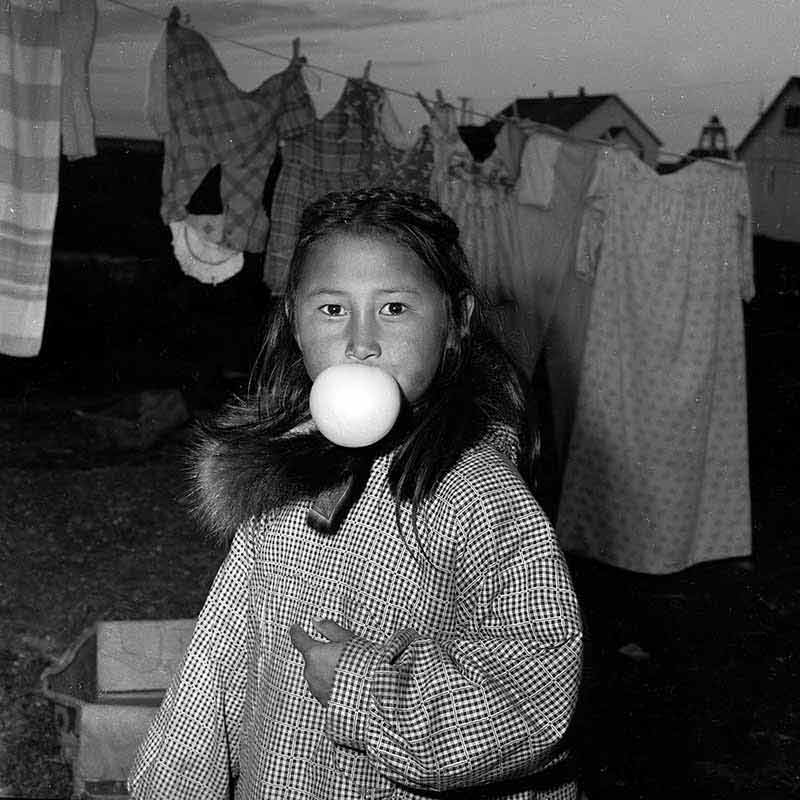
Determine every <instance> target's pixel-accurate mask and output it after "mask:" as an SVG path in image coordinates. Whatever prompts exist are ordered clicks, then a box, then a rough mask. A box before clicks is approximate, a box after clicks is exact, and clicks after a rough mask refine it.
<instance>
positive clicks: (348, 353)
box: [294, 234, 448, 403]
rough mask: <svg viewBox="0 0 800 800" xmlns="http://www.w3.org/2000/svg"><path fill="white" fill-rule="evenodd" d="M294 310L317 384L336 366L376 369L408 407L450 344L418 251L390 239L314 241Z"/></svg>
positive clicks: (441, 304)
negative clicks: (389, 377)
mask: <svg viewBox="0 0 800 800" xmlns="http://www.w3.org/2000/svg"><path fill="white" fill-rule="evenodd" d="M294 312H295V317H294V318H295V328H294V335H295V339H296V340H297V344H298V346H299V347H300V351H301V352H302V354H303V360H304V362H305V366H306V370H307V371H308V374H309V377H310V378H311V379H312V380H314V379H315V378H316V377H317V375H319V373H320V372H322V370H324V369H325V368H326V367H330V366H332V365H334V364H345V363H348V362H355V363H361V364H367V365H374V366H376V367H381V368H382V369H384V370H386V372H388V373H389V374H390V375H392V376H393V377H394V378H395V380H396V381H397V382H398V383H399V384H400V388H401V389H402V391H403V394H404V395H405V397H406V399H407V400H408V401H409V402H411V403H413V402H415V401H416V400H418V399H419V398H420V397H421V396H422V395H423V394H424V392H425V390H426V389H427V388H428V387H429V386H430V384H431V381H432V380H433V377H434V375H435V374H436V370H437V368H438V366H439V362H440V361H441V358H442V353H443V351H444V346H445V343H446V341H447V333H448V314H447V303H446V299H445V295H444V293H443V292H442V291H441V290H440V289H439V287H438V286H437V285H436V283H435V281H434V280H433V278H432V277H431V276H430V274H429V272H428V269H427V268H426V266H425V265H424V264H423V263H422V261H420V259H419V258H418V257H417V256H416V255H415V254H414V253H412V252H411V251H410V250H408V249H406V248H405V247H402V246H400V245H398V244H396V243H394V242H392V241H391V240H389V239H382V238H375V237H370V236H354V235H346V234H345V235H334V236H330V237H326V238H325V239H322V240H321V241H319V242H317V243H316V244H315V245H314V246H313V247H312V248H311V250H310V251H309V253H308V255H307V257H306V260H305V263H304V265H303V272H302V276H301V279H300V283H299V285H298V287H297V293H296V296H295V306H294Z"/></svg>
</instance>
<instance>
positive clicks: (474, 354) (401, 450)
mask: <svg viewBox="0 0 800 800" xmlns="http://www.w3.org/2000/svg"><path fill="white" fill-rule="evenodd" d="M337 234H347V235H350V236H367V237H379V238H384V239H391V240H392V241H394V242H396V243H397V244H399V245H401V246H404V247H406V248H408V249H409V250H410V251H411V252H412V253H414V254H415V255H416V256H417V257H418V258H419V259H420V261H421V262H422V263H423V264H424V265H425V266H426V268H427V269H428V270H429V271H430V274H431V276H432V277H433V279H434V280H435V282H436V284H437V286H438V287H439V289H440V290H441V291H442V293H443V295H444V297H445V301H446V314H447V324H448V333H447V338H446V344H445V350H444V354H443V357H442V360H441V363H440V364H439V368H438V370H437V371H436V374H435V376H434V378H433V381H432V383H431V385H430V387H429V388H428V390H427V391H426V392H425V394H424V395H423V397H421V398H420V400H419V401H417V403H415V405H414V409H413V413H412V414H410V415H409V417H408V418H407V419H406V421H405V424H404V426H403V428H402V437H401V438H400V439H399V440H398V439H397V438H396V437H395V438H394V439H393V440H392V442H391V443H392V446H393V447H394V448H395V455H394V457H393V459H392V462H391V466H390V469H389V483H390V488H391V490H392V492H393V494H394V496H395V499H396V501H397V503H398V512H399V504H400V503H401V502H403V501H410V502H411V504H412V519H415V518H416V512H417V510H418V508H419V506H420V504H421V503H422V502H423V501H424V500H425V499H426V498H428V497H429V496H430V495H431V493H432V492H433V490H434V489H435V487H436V485H437V484H438V482H439V481H440V480H441V478H442V477H443V476H444V475H445V473H446V472H447V471H448V470H449V469H450V468H451V467H452V466H453V464H454V463H455V462H456V460H457V459H458V458H459V457H460V455H461V454H462V453H463V452H464V451H465V450H466V449H468V448H469V447H471V446H472V445H474V444H475V443H476V442H477V441H478V440H479V439H480V438H482V437H483V436H485V435H486V433H487V432H488V431H489V430H490V429H493V428H497V429H508V430H510V431H513V435H514V436H515V437H517V441H518V444H519V458H518V465H519V466H520V471H521V472H522V473H523V475H524V476H525V477H526V479H527V480H528V481H529V483H532V480H533V473H532V466H533V460H534V456H535V450H536V448H535V445H534V442H535V436H534V435H532V433H531V432H530V431H529V430H528V426H527V415H526V402H525V392H524V390H523V388H522V382H521V378H520V374H519V372H518V371H517V369H516V368H515V366H514V365H513V363H512V361H511V359H510V358H509V357H508V355H507V354H506V352H505V351H504V349H503V348H502V347H501V346H500V344H499V343H498V341H497V339H496V338H495V337H494V335H493V334H492V333H491V332H490V330H489V328H488V327H487V324H486V320H485V316H484V309H483V301H482V299H481V296H480V293H479V292H478V291H477V290H476V287H475V286H474V284H473V282H472V280H471V278H470V275H469V265H468V263H467V259H466V256H465V254H464V251H463V249H462V248H461V245H460V243H459V238H458V236H459V231H458V227H457V225H456V224H455V222H454V221H453V220H452V219H451V217H449V216H448V215H447V214H445V213H444V212H443V211H442V209H441V208H440V207H439V205H438V204H436V203H435V202H434V201H432V200H430V199H428V198H424V197H421V196H419V195H416V194H411V193H404V192H399V191H396V190H394V189H386V188H382V187H379V188H371V189H363V190H358V191H354V192H335V193H331V194H328V195H325V196H324V197H322V198H321V199H319V200H317V201H316V202H314V203H312V204H311V205H310V206H308V207H307V208H306V210H305V211H304V213H303V215H302V217H301V220H300V227H299V233H298V238H297V242H296V246H295V249H294V253H293V256H292V260H291V263H290V265H289V274H288V279H287V284H286V289H285V294H284V298H283V302H282V303H276V304H275V305H274V307H273V309H272V313H271V316H270V319H269V320H268V323H267V328H266V333H265V338H264V342H263V345H262V348H261V352H260V354H259V357H258V359H257V361H256V364H255V366H254V368H253V372H252V375H251V382H250V388H249V396H248V398H247V400H246V403H247V404H248V406H250V407H251V410H252V406H253V405H254V406H255V410H256V412H257V413H255V414H252V415H250V417H249V418H248V419H247V420H245V421H242V422H241V423H240V424H237V425H235V426H232V425H231V423H230V420H228V421H227V422H226V423H225V424H224V425H220V426H217V427H213V426H212V429H211V432H212V435H213V436H214V437H215V438H217V439H218V440H227V441H228V442H232V441H235V440H238V441H239V442H241V441H242V434H245V433H246V434H247V435H248V436H257V437H264V438H265V439H276V438H277V437H280V436H282V435H283V434H286V433H288V432H289V431H290V430H292V429H293V428H295V427H296V426H297V425H299V424H300V423H302V422H305V421H307V420H308V418H309V408H308V397H309V392H310V389H311V381H310V379H309V377H308V374H307V373H306V370H305V366H304V363H303V358H302V355H301V353H300V350H299V348H298V346H297V343H296V341H295V338H294V334H293V331H294V319H293V315H294V301H295V295H296V292H297V287H298V285H299V283H300V279H301V277H302V274H303V268H304V265H305V262H306V258H307V256H308V254H309V252H310V250H311V249H312V248H313V247H314V246H316V245H317V244H319V243H320V242H321V241H322V240H324V239H325V238H326V237H329V236H334V235H337ZM468 295H471V296H472V297H474V298H475V307H474V310H473V313H472V315H471V317H468V316H467V315H466V314H465V303H464V298H465V297H466V296H468ZM245 428H246V430H245ZM323 446H324V447H328V448H332V449H335V448H336V447H337V446H336V445H332V444H330V443H327V442H326V443H325V444H324V445H323Z"/></svg>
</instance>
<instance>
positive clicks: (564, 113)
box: [498, 86, 663, 169]
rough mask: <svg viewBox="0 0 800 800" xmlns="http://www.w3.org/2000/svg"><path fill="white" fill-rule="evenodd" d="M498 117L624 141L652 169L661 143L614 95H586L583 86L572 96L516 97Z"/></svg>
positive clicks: (573, 133)
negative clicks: (517, 119) (513, 118)
mask: <svg viewBox="0 0 800 800" xmlns="http://www.w3.org/2000/svg"><path fill="white" fill-rule="evenodd" d="M498 117H517V118H520V119H522V120H531V121H533V122H540V123H543V124H545V125H552V126H553V127H555V128H560V129H561V130H563V131H568V132H569V133H571V134H572V135H573V136H576V137H579V138H585V139H605V140H607V141H609V142H614V143H619V144H625V145H628V146H629V147H631V148H633V150H634V151H635V152H636V154H637V155H638V156H639V158H641V159H642V160H643V161H644V162H645V163H646V164H649V165H650V166H651V167H653V168H654V169H655V166H656V162H657V161H658V151H659V148H660V147H661V146H662V144H663V142H662V141H661V140H660V139H659V138H658V136H656V135H655V133H653V131H652V130H651V129H650V128H649V127H648V126H647V125H646V124H645V123H644V122H643V121H642V120H641V119H640V118H639V116H638V115H637V114H636V113H635V112H634V111H633V110H632V109H631V108H630V107H629V106H628V105H627V104H626V103H625V102H624V101H623V100H621V99H620V98H619V97H618V96H617V95H615V94H586V91H585V89H584V88H583V87H582V86H581V87H580V88H579V89H578V93H577V94H574V95H564V96H556V95H555V94H553V92H548V94H547V96H546V97H518V98H517V99H516V100H515V101H514V102H513V103H511V104H510V105H508V106H506V107H505V108H504V109H503V110H502V111H501V112H500V113H499V114H498Z"/></svg>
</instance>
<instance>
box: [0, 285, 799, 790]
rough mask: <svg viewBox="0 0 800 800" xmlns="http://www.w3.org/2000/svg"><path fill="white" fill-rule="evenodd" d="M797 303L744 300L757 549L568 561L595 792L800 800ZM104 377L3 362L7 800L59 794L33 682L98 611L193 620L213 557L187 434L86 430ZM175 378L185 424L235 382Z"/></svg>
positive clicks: (581, 733) (585, 765)
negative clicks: (660, 570) (195, 492)
mask: <svg viewBox="0 0 800 800" xmlns="http://www.w3.org/2000/svg"><path fill="white" fill-rule="evenodd" d="M799 310H800V309H798V307H797V301H796V300H792V304H790V303H789V301H788V300H787V301H785V302H784V301H783V300H781V301H779V302H776V303H775V304H773V305H770V306H769V307H768V308H767V307H758V306H757V305H755V304H754V306H753V307H752V308H751V309H749V311H748V347H749V353H748V358H749V369H750V375H749V393H750V394H749V402H750V430H751V466H752V470H751V471H752V499H753V517H754V545H755V552H754V557H753V559H752V560H751V561H749V562H735V563H727V562H726V563H716V564H706V565H702V566H700V567H697V568H695V569H692V570H687V571H686V572H684V573H680V574H678V575H675V576H668V577H664V578H654V577H649V576H635V575H632V574H627V573H623V572H621V571H615V570H610V569H604V568H601V567H599V566H597V565H593V564H589V563H574V564H573V567H574V569H575V577H576V581H577V586H578V589H579V592H580V594H581V597H582V600H583V603H584V608H585V611H586V615H587V619H588V623H589V631H590V634H591V637H590V651H589V658H588V663H587V677H586V681H585V701H584V706H583V710H582V713H581V714H580V722H579V725H578V728H577V730H576V738H577V741H578V750H579V757H580V763H581V769H582V771H583V774H584V782H585V786H586V790H587V794H588V796H589V798H590V800H605V799H606V798H607V799H608V800H638V799H641V800H657V798H662V797H663V798H667V797H669V798H687V797H697V798H703V799H704V800H714V799H715V798H725V800H744V798H748V800H750V799H751V798H755V799H756V800H779V799H780V800H786V798H793V797H800V700H798V691H797V686H798V678H800V648H798V647H797V642H798V635H799V634H800V580H798V578H799V577H800V538H799V537H798V535H797V530H798V523H800V498H799V497H798V492H797V484H796V476H797V475H798V469H797V466H798V464H797V461H798V452H800V448H798V438H799V437H798V431H800V427H798V422H799V421H800V419H799V418H800V392H799V391H798V388H800V347H798V345H800V322H799V321H798V320H800V316H798V311H799ZM165 371H166V370H165V369H164V368H163V367H162V369H161V374H163V373H164V372H165ZM115 374H128V376H129V382H128V385H123V384H122V383H119V382H117V383H114V384H111V385H92V383H91V381H87V380H86V373H82V372H81V371H80V370H79V369H77V368H76V364H75V363H59V364H56V365H54V364H45V365H36V364H26V365H23V366H20V365H19V364H15V363H11V362H10V361H9V360H5V361H3V362H0V486H2V490H1V491H2V497H3V500H2V502H1V503H0V563H2V564H3V569H2V572H1V573H0V581H2V585H0V708H2V709H3V712H2V714H1V715H0V796H4V797H9V796H23V797H40V798H45V797H47V798H51V797H67V796H68V795H69V792H70V785H71V783H70V782H71V778H70V769H69V765H68V764H65V763H64V762H63V761H62V760H61V757H60V755H59V743H58V740H57V735H56V728H55V724H54V720H53V709H52V707H51V704H50V703H49V702H48V701H47V700H46V699H45V698H44V697H43V696H42V695H41V693H40V689H39V680H40V675H41V673H42V670H43V669H44V668H45V667H46V666H47V665H48V664H49V663H50V662H51V660H52V659H53V658H55V657H57V656H58V655H60V654H61V653H63V652H64V650H65V649H66V648H67V647H68V646H69V645H70V644H71V643H72V642H73V641H74V640H75V639H76V638H77V637H78V636H79V634H80V633H81V631H82V630H83V629H84V628H86V627H87V626H89V625H91V624H92V623H93V622H95V621H97V620H102V619H109V620H113V619H117V620H119V619H145V618H150V619H152V618H156V619H166V618H176V617H190V616H194V615H196V614H197V612H198V610H199V608H200V605H201V603H202V601H203V599H204V597H205V595H206V593H207V591H208V588H209V585H210V583H211V580H212V578H213V575H214V573H215V571H216V569H217V567H218V565H219V563H220V562H221V559H222V557H223V555H224V554H223V552H222V551H221V550H220V549H219V548H218V547H216V546H215V545H213V544H211V543H210V542H208V541H206V540H204V539H203V537H202V535H201V534H200V532H199V531H198V530H197V528H196V527H195V525H194V524H193V522H192V521H191V520H190V518H189V516H188V514H187V511H186V509H185V506H184V505H183V504H182V502H181V497H182V495H183V492H184V490H185V482H184V475H183V471H182V455H183V452H184V447H185V439H186V431H187V426H183V427H180V428H178V429H176V430H173V431H172V432H171V433H170V434H169V435H167V436H165V437H164V438H162V439H161V440H160V441H159V443H158V444H157V445H155V446H153V447H151V448H149V449H147V450H145V451H143V452H114V451H108V450H101V449H98V447H97V446H96V442H94V441H93V440H92V437H91V436H90V435H87V432H86V429H85V426H84V425H82V424H81V423H80V419H79V417H78V416H77V415H76V413H75V412H76V410H78V409H84V410H85V409H91V408H96V407H97V406H98V405H100V404H102V403H106V402H109V401H110V400H111V399H114V398H115V397H118V396H120V395H123V394H125V393H126V392H130V391H133V390H134V389H135V388H136V383H137V381H136V379H135V378H136V376H135V374H134V375H132V376H131V372H130V369H128V370H127V372H126V368H125V362H124V361H123V362H121V364H120V366H119V368H118V369H117V372H116V373H115ZM186 374H187V375H189V377H185V376H184V378H183V379H182V381H181V382H180V385H179V386H178V388H180V389H182V390H183V391H184V393H185V396H186V398H187V401H188V403H189V409H190V412H191V413H192V415H193V416H195V415H197V414H203V413H208V412H210V411H212V410H213V409H214V407H215V405H216V404H217V402H218V401H219V399H220V398H221V397H222V396H223V395H224V394H225V392H226V391H227V389H229V388H230V386H228V385H222V384H219V385H211V384H208V383H207V384H206V385H204V386H202V387H199V386H198V385H197V384H196V383H195V384H192V378H191V375H194V376H195V378H196V375H197V373H196V372H194V373H192V372H191V371H189V372H187V373H186ZM76 376H78V377H76ZM142 380H145V378H142ZM139 388H141V387H139ZM189 424H191V423H189Z"/></svg>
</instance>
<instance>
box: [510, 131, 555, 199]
mask: <svg viewBox="0 0 800 800" xmlns="http://www.w3.org/2000/svg"><path fill="white" fill-rule="evenodd" d="M560 150H561V139H558V138H556V137H554V136H547V135H545V134H541V133H534V134H532V135H531V136H529V137H528V141H527V142H525V149H524V150H523V152H522V165H521V168H520V177H519V183H518V184H517V198H518V199H519V201H520V203H525V204H527V205H532V206H538V207H539V208H550V203H551V202H552V198H553V187H554V184H555V172H556V169H555V167H556V161H557V159H558V153H559V151H560Z"/></svg>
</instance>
